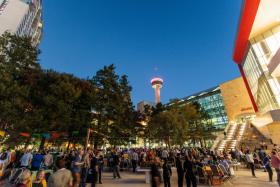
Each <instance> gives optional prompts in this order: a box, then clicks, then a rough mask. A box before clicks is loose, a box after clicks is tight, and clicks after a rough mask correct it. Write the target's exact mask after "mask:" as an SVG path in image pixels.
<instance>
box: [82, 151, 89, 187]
mask: <svg viewBox="0 0 280 187" xmlns="http://www.w3.org/2000/svg"><path fill="white" fill-rule="evenodd" d="M83 161H84V165H83V166H82V173H81V187H86V180H87V175H88V170H89V168H90V162H91V161H90V150H87V151H86V152H85V153H84V155H83Z"/></svg>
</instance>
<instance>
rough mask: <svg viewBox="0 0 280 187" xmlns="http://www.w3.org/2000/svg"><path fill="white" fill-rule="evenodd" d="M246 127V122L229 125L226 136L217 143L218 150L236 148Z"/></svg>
mask: <svg viewBox="0 0 280 187" xmlns="http://www.w3.org/2000/svg"><path fill="white" fill-rule="evenodd" d="M245 129H246V123H241V124H236V123H234V124H229V127H228V128H227V129H226V136H225V137H224V139H223V140H220V142H219V143H218V144H217V145H216V148H217V150H219V151H223V150H226V151H229V150H231V149H232V150H235V148H236V146H237V144H238V142H239V141H240V140H241V139H242V137H243V135H244V131H245Z"/></svg>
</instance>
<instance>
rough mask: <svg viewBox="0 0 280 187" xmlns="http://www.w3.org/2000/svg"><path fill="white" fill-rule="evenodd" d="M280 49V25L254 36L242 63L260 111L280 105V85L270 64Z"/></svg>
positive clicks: (277, 107)
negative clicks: (270, 70) (270, 68)
mask: <svg viewBox="0 0 280 187" xmlns="http://www.w3.org/2000/svg"><path fill="white" fill-rule="evenodd" d="M279 49H280V25H278V26H276V27H273V28H272V29H269V30H268V31H266V32H264V33H262V34H260V35H258V36H256V37H254V38H252V39H251V40H250V45H249V50H248V53H247V56H246V58H245V60H244V62H243V64H242V66H243V70H244V73H245V76H246V78H247V81H248V84H249V86H250V89H251V91H252V94H253V96H254V99H255V101H256V103H257V106H258V109H259V111H260V112H267V111H270V110H274V109H279V108H280V107H279V106H280V105H279V104H280V85H279V81H278V80H277V77H273V76H271V74H270V72H269V70H268V65H269V63H270V62H271V59H272V58H273V57H274V55H275V53H276V52H277V51H278V50H279Z"/></svg>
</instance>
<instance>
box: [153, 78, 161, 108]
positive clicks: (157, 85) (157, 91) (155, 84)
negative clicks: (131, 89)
mask: <svg viewBox="0 0 280 187" xmlns="http://www.w3.org/2000/svg"><path fill="white" fill-rule="evenodd" d="M151 84H152V87H153V89H154V90H155V97H156V98H155V101H156V104H158V103H160V89H161V88H162V85H163V80H162V79H161V78H159V77H155V78H153V79H152V80H151Z"/></svg>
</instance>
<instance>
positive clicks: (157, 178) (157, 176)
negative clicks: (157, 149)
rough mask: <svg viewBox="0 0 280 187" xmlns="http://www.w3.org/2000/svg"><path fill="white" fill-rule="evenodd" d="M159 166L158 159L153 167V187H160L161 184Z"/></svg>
mask: <svg viewBox="0 0 280 187" xmlns="http://www.w3.org/2000/svg"><path fill="white" fill-rule="evenodd" d="M159 165H160V160H159V158H158V157H156V158H155V160H154V162H153V164H152V165H151V187H159V186H160V184H161V175H160V172H159V169H158V167H159Z"/></svg>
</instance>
